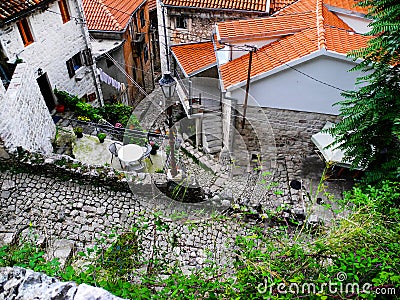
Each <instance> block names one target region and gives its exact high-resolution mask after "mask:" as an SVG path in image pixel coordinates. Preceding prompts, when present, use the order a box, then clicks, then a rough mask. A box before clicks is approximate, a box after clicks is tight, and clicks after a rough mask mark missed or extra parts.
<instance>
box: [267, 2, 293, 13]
mask: <svg viewBox="0 0 400 300" xmlns="http://www.w3.org/2000/svg"><path fill="white" fill-rule="evenodd" d="M295 1H296V0H271V4H270V14H273V13H275V12H277V11H279V10H281V9H282V8H284V7H286V6H288V5H289V4H292V3H293V2H295Z"/></svg>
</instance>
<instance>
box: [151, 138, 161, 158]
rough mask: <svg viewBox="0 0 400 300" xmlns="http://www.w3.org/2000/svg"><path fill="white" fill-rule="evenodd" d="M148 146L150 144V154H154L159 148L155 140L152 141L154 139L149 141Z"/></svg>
mask: <svg viewBox="0 0 400 300" xmlns="http://www.w3.org/2000/svg"><path fill="white" fill-rule="evenodd" d="M150 146H151V151H150V154H151V155H156V154H157V150H158V149H160V146H158V145H157V144H156V142H154V141H151V142H150Z"/></svg>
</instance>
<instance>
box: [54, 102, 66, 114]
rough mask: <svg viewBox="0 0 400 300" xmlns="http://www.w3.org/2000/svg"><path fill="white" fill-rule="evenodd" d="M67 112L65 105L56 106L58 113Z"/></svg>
mask: <svg viewBox="0 0 400 300" xmlns="http://www.w3.org/2000/svg"><path fill="white" fill-rule="evenodd" d="M64 111H65V106H64V105H63V104H57V105H56V112H58V113H63V112H64Z"/></svg>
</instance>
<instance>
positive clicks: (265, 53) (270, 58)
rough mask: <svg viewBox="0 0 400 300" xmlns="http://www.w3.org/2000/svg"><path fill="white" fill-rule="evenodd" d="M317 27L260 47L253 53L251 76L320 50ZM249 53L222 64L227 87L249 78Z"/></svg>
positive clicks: (221, 68)
mask: <svg viewBox="0 0 400 300" xmlns="http://www.w3.org/2000/svg"><path fill="white" fill-rule="evenodd" d="M316 36H317V34H316V29H315V28H313V29H307V30H304V31H301V32H298V33H296V34H294V35H290V36H287V37H285V38H283V39H280V40H278V41H275V42H273V43H271V44H269V45H266V46H264V47H262V48H260V49H259V50H258V51H257V52H255V53H254V54H253V63H252V69H251V76H252V77H253V76H255V75H258V74H261V73H265V72H267V71H270V70H272V69H274V68H276V67H278V66H280V65H284V64H285V63H288V62H290V61H292V60H295V59H298V58H300V57H303V56H305V55H307V54H310V53H312V52H314V51H317V50H318V45H317V41H316ZM248 62H249V54H246V55H244V56H242V57H240V58H237V59H235V60H232V61H231V62H228V63H226V64H224V65H222V66H220V71H221V77H222V80H223V82H224V86H225V88H226V87H228V86H230V85H233V84H236V83H239V82H242V81H244V80H246V78H247V69H248Z"/></svg>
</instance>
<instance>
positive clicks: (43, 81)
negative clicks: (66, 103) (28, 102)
mask: <svg viewBox="0 0 400 300" xmlns="http://www.w3.org/2000/svg"><path fill="white" fill-rule="evenodd" d="M36 81H37V83H38V85H39V88H40V92H41V93H42V96H43V98H44V101H45V102H46V106H47V108H48V109H49V111H50V112H52V111H53V110H54V108H55V107H56V103H55V101H54V94H53V89H52V88H51V85H50V82H49V77H48V76H47V73H43V74H42V75H40V76H39V77H38V78H37V79H36Z"/></svg>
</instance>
